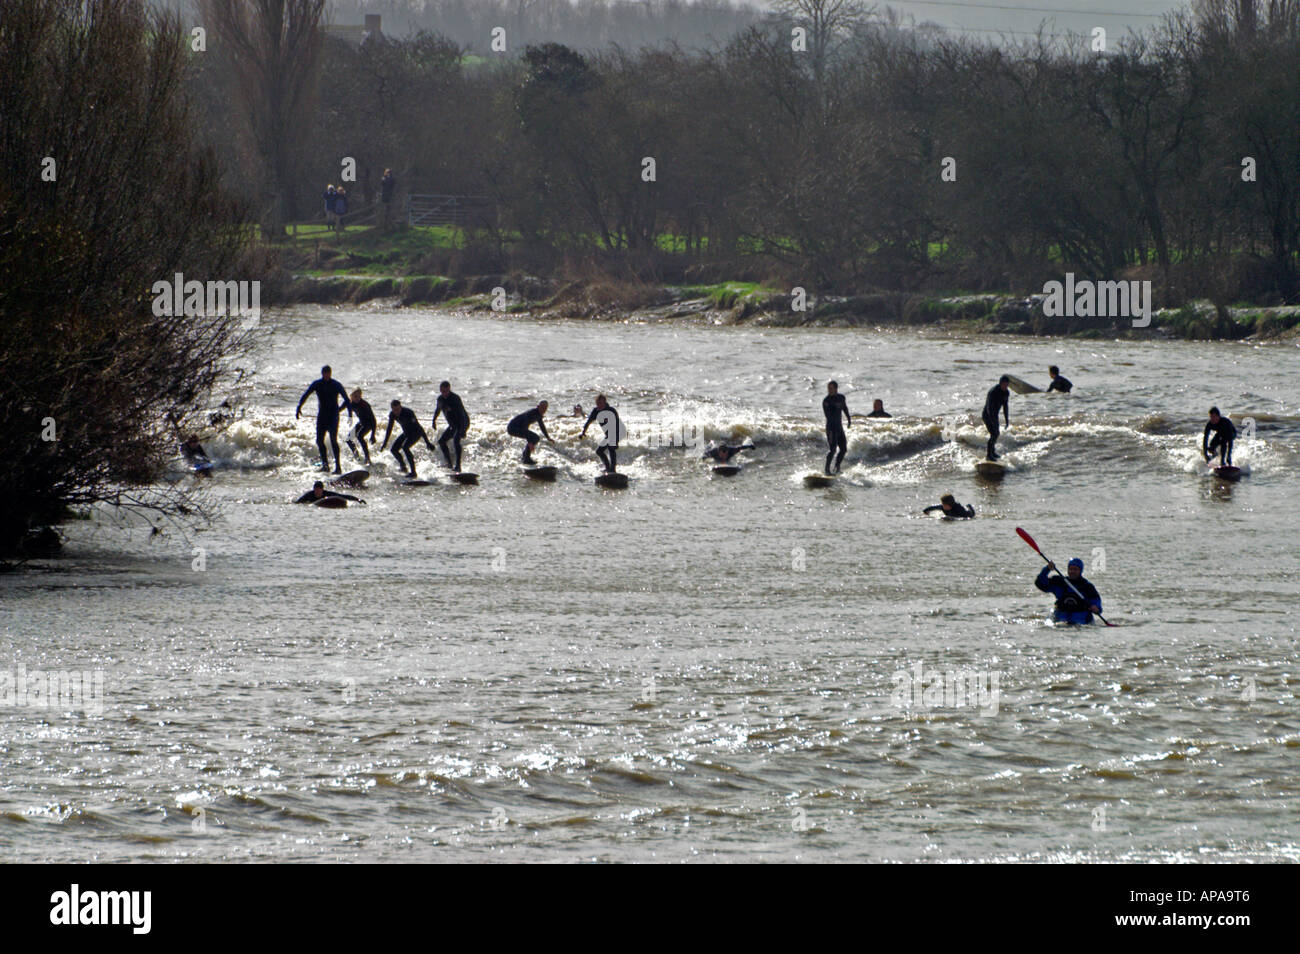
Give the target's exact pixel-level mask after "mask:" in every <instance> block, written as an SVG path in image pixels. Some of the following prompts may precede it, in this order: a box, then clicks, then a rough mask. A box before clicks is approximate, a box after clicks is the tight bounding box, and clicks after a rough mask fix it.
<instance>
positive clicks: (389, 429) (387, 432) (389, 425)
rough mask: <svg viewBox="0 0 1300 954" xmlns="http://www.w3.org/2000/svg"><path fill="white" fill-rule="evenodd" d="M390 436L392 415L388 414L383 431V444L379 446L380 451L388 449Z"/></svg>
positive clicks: (391, 432) (391, 433) (391, 434)
mask: <svg viewBox="0 0 1300 954" xmlns="http://www.w3.org/2000/svg"><path fill="white" fill-rule="evenodd" d="M392 436H393V415H392V414H391V413H389V415H388V427H387V428H386V429H385V430H384V442H383V443H382V444H380V445H379V449H380V450H384V449H386V448H387V447H388V439H389V438H390V437H392Z"/></svg>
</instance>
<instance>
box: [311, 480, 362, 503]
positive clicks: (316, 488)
mask: <svg viewBox="0 0 1300 954" xmlns="http://www.w3.org/2000/svg"><path fill="white" fill-rule="evenodd" d="M326 497H339V498H342V499H343V500H351V501H353V502H354V503H359V504H363V503H365V501H364V500H362V499H361V498H360V497H354V496H352V495H351V494H340V493H337V492H336V491H333V490H326V489H325V485H324V484H322V483H321V482H320V481H319V480H318V481H316V483H314V484H312V488H311V490H309V491H307V492H306V493H305V494H303V495H302V496H301V497H299V498H298V499H297V500H295V501H294V503H315V502H316V501H317V500H324V499H325V498H326Z"/></svg>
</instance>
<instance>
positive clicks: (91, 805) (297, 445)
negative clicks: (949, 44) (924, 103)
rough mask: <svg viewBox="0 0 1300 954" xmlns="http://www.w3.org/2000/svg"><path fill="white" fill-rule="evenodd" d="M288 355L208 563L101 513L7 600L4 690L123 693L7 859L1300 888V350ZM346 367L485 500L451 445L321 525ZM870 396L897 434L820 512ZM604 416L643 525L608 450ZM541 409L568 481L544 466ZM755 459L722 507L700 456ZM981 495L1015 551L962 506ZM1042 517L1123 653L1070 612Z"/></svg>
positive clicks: (759, 332) (395, 329) (846, 476)
mask: <svg viewBox="0 0 1300 954" xmlns="http://www.w3.org/2000/svg"><path fill="white" fill-rule="evenodd" d="M264 321H269V322H270V323H271V325H272V326H273V328H274V333H273V334H272V336H271V338H270V340H269V343H268V345H267V348H266V350H265V351H264V353H263V354H262V355H261V356H260V357H259V358H258V360H257V361H256V365H257V372H258V373H257V375H256V377H255V378H253V380H252V382H251V383H249V384H246V385H244V386H243V390H242V391H241V392H240V393H239V394H238V395H237V396H238V397H239V398H240V400H241V401H242V402H243V406H244V411H243V416H242V418H241V420H240V421H239V422H238V423H237V424H236V426H235V427H234V428H233V429H232V430H231V431H230V432H229V433H227V434H226V435H224V436H219V437H216V438H212V439H209V440H206V441H205V444H206V446H207V449H208V451H209V452H210V453H211V454H213V455H214V456H215V457H217V458H218V459H219V467H218V469H217V471H216V476H215V477H214V478H213V479H212V480H210V481H205V482H203V484H202V487H203V488H204V492H205V493H206V494H207V495H209V497H210V499H211V501H212V502H214V503H216V504H218V505H219V506H220V508H221V514H220V516H219V517H218V519H217V520H216V522H215V523H214V524H213V525H212V526H211V527H210V528H209V529H207V530H203V531H201V532H197V533H190V534H185V533H180V532H177V531H174V530H169V531H167V532H164V533H161V534H151V533H149V532H148V527H146V526H142V525H140V524H139V523H133V522H132V521H130V520H123V519H121V518H116V517H114V515H112V514H110V513H106V512H97V513H95V514H93V515H92V519H87V520H82V521H76V522H73V523H72V524H70V525H68V527H67V528H65V529H66V532H67V548H66V552H65V554H64V555H63V556H62V557H60V558H59V559H56V560H49V561H38V562H35V563H33V564H30V565H29V566H27V567H26V568H24V569H22V570H20V571H18V572H15V573H10V574H6V575H4V576H0V680H3V675H2V672H3V671H4V670H8V672H9V674H10V677H11V678H10V679H9V681H8V683H7V685H9V686H10V687H12V686H14V685H15V683H16V681H17V679H18V675H19V673H20V670H21V671H22V673H25V674H26V677H27V678H33V679H34V678H37V677H34V676H33V675H32V674H33V673H34V672H37V671H40V672H46V673H48V672H69V671H78V672H80V671H90V672H94V671H98V672H99V673H100V674H101V676H100V678H102V686H103V691H102V697H100V698H99V700H98V704H89V703H88V701H87V700H82V702H83V704H82V705H81V706H79V707H78V706H77V705H75V704H73V705H66V704H64V705H60V704H44V703H43V702H42V700H41V698H40V697H39V695H33V694H32V693H31V692H28V694H27V696H26V697H25V700H24V698H23V697H21V695H20V696H12V694H11V698H10V699H9V700H8V701H7V702H5V701H4V700H0V758H2V759H3V766H4V772H3V777H2V779H0V844H3V845H4V846H5V849H6V850H5V854H6V858H8V859H9V860H27V861H35V860H49V861H74V860H80V859H90V860H98V861H153V860H177V859H192V860H212V861H215V860H264V861H270V860H282V859H283V860H358V861H361V860H366V861H375V860H395V861H483V860H494V861H538V860H548V861H580V860H597V861H621V860H639V861H651V860H661V861H683V860H710V859H714V860H733V861H742V860H743V861H757V860H767V861H796V860H810V861H823V860H862V861H866V860H871V861H880V860H886V861H918V860H920V861H927V860H934V861H950V860H957V859H962V860H997V861H1008V860H1012V861H1014V860H1040V861H1056V860H1117V861H1118V860H1122V861H1172V860H1190V861H1239V860H1273V861H1281V860H1287V861H1295V860H1300V839H1298V838H1297V825H1296V821H1295V820H1296V817H1297V814H1296V813H1297V809H1298V808H1300V771H1298V770H1297V765H1298V763H1300V711H1298V710H1297V705H1296V687H1297V680H1298V677H1297V673H1296V650H1297V627H1296V623H1295V616H1294V611H1295V609H1296V606H1297V596H1298V595H1300V584H1298V583H1297V544H1296V540H1297V537H1298V536H1300V510H1298V509H1297V506H1296V500H1297V493H1296V492H1297V489H1298V486H1300V485H1298V482H1297V479H1296V476H1295V473H1296V465H1297V462H1298V459H1300V382H1298V380H1297V375H1296V369H1297V359H1298V358H1300V353H1298V351H1297V347H1296V345H1295V344H1294V343H1272V344H1252V343H1184V342H1165V341H1158V342H1112V341H1105V342H1095V341H1079V340H1066V339H1061V340H1042V339H1021V338H978V339H977V338H968V337H959V336H953V335H952V334H947V333H943V332H939V331H933V330H930V331H926V332H912V331H902V330H888V331H880V330H863V329H779V330H778V329H761V328H752V327H751V328H744V327H742V328H732V327H725V328H724V327H714V326H709V325H705V324H699V323H677V322H662V323H655V324H625V323H615V322H609V323H595V322H574V323H566V322H538V321H534V320H531V319H528V318H522V317H521V318H508V317H487V316H483V315H468V316H466V315H452V314H446V313H438V312H431V311H421V310H414V309H402V310H391V309H388V308H385V307H383V306H380V305H376V306H375V307H372V308H361V309H334V308H301V309H294V310H293V311H291V312H288V313H280V314H275V315H272V316H270V317H269V318H266V317H264ZM325 362H328V363H330V364H332V365H333V367H334V370H335V374H336V376H337V377H338V378H339V379H340V380H341V381H342V382H343V383H344V384H345V385H346V386H347V387H348V388H349V389H351V388H353V387H362V388H363V389H364V390H365V391H366V394H367V397H368V399H369V400H370V401H371V402H372V404H374V406H375V407H376V409H377V410H379V409H383V408H386V407H387V404H388V401H389V400H390V399H391V398H393V397H400V398H402V399H403V400H404V401H405V402H406V403H408V404H409V405H410V406H412V407H414V409H415V410H416V412H417V413H418V414H419V416H420V418H421V420H422V421H424V422H425V423H426V425H427V423H428V418H429V416H430V415H431V414H432V410H433V401H434V395H435V393H436V388H437V383H438V381H439V380H441V379H442V378H444V377H450V378H451V380H452V382H453V385H454V387H455V389H456V390H457V392H458V393H460V394H461V395H462V397H463V398H464V399H465V402H466V404H467V406H468V408H469V411H470V414H471V415H472V417H473V425H472V429H471V433H470V441H469V443H468V445H467V448H466V462H465V463H466V469H468V470H473V471H477V472H478V473H479V474H480V475H481V483H480V485H479V486H477V487H459V486H454V485H450V484H448V483H446V481H445V477H443V476H442V475H443V472H442V471H441V469H440V468H438V467H436V466H435V465H434V463H433V462H432V460H431V457H430V455H429V453H428V451H427V450H426V449H424V448H423V447H422V448H421V450H420V452H419V453H418V454H417V458H418V461H419V465H420V470H421V476H422V477H428V478H431V479H436V480H438V481H439V483H438V484H437V485H435V486H430V487H425V488H409V487H404V486H400V485H398V484H397V482H396V481H395V480H394V479H393V476H392V475H393V474H394V472H395V468H394V467H392V466H391V464H392V458H391V457H388V458H387V463H388V465H389V466H384V465H382V464H377V465H376V466H375V467H373V468H372V476H371V478H370V480H369V483H368V486H367V487H366V488H365V490H364V491H358V492H357V493H359V495H360V496H362V497H364V498H365V499H366V500H367V505H366V506H357V505H354V506H351V507H349V508H348V509H346V510H332V511H331V510H322V509H319V508H315V507H310V506H292V505H290V503H289V501H290V500H292V499H293V498H295V497H296V496H297V495H298V494H300V493H301V492H302V491H303V490H305V489H307V488H308V487H309V486H310V483H311V481H312V480H313V479H314V477H313V471H312V465H313V458H314V447H313V433H314V428H313V426H312V423H311V415H310V414H309V413H307V411H306V410H305V411H304V416H303V420H302V421H299V422H295V421H294V420H293V408H294V404H295V402H296V401H297V398H298V396H299V394H300V393H301V391H302V389H303V388H304V387H305V386H306V385H307V383H308V382H309V381H311V380H312V379H313V378H314V377H315V376H316V373H317V370H318V368H319V366H320V365H321V364H323V363H325ZM1049 364H1059V365H1061V366H1062V370H1063V372H1064V373H1065V374H1066V376H1067V377H1069V378H1070V379H1071V380H1073V382H1074V384H1075V391H1074V393H1073V394H1071V395H1068V396H1066V395H1057V394H1053V395H1047V394H1031V395H1024V396H1021V395H1013V396H1012V399H1011V422H1012V425H1011V428H1010V430H1009V431H1007V432H1006V435H1005V436H1004V438H1003V440H1002V443H1001V444H1000V448H1001V449H1002V450H1003V453H1004V455H1005V460H1006V461H1007V462H1008V463H1009V465H1010V468H1009V473H1008V474H1007V476H1006V478H1005V479H1004V480H1002V481H1001V482H992V483H990V482H987V481H985V480H984V479H983V478H980V477H978V476H977V475H976V474H975V473H974V472H973V468H972V464H973V462H974V460H975V459H976V458H977V456H979V455H980V454H981V452H982V445H983V440H982V438H983V433H982V429H981V428H978V427H976V426H974V425H977V424H978V411H979V408H980V405H981V404H982V402H983V396H984V393H985V391H987V389H988V388H989V387H990V386H991V385H992V384H993V383H994V382H995V381H996V380H997V377H998V375H999V374H1000V373H1003V372H1007V373H1011V374H1015V375H1018V376H1020V377H1022V378H1025V379H1026V380H1029V381H1031V382H1034V383H1037V384H1038V385H1039V386H1044V385H1045V384H1046V381H1047V374H1046V368H1047V366H1048V365H1049ZM832 376H833V377H835V378H837V379H838V381H839V383H840V386H841V390H842V391H843V392H844V393H845V394H846V395H847V399H848V406H849V408H850V410H851V411H853V412H854V413H855V414H865V412H867V411H868V410H869V409H870V402H871V399H872V398H873V397H880V398H882V399H883V400H884V402H885V406H886V408H887V409H889V410H890V411H891V412H893V413H894V414H895V415H896V416H895V417H894V418H892V419H890V420H888V421H869V420H867V419H865V418H861V419H859V418H857V417H855V418H854V423H853V426H852V427H851V428H850V429H849V438H850V448H849V455H848V458H847V460H846V463H845V467H844V473H843V475H842V477H841V478H840V480H839V481H838V484H837V485H836V486H835V487H833V488H831V489H829V490H815V491H814V490H809V489H807V488H805V487H804V486H803V484H802V482H801V480H800V477H801V476H802V475H803V474H805V473H808V472H811V471H813V470H815V469H819V468H820V466H821V463H822V458H823V455H824V453H825V446H824V437H823V424H822V415H821V407H820V403H821V398H822V395H823V394H824V393H825V381H826V380H827V378H828V377H832ZM597 390H600V391H604V392H606V393H608V394H609V396H610V398H611V402H612V403H613V404H614V405H615V406H616V407H617V408H618V409H619V411H620V413H621V414H622V415H623V417H624V419H625V421H626V423H627V424H628V426H629V429H630V431H631V436H630V438H629V440H628V442H626V443H625V445H624V447H623V448H622V452H621V455H620V458H621V463H622V464H623V465H624V469H625V470H626V472H627V473H628V474H629V476H630V477H631V486H630V487H629V488H628V489H627V490H625V491H608V490H602V489H600V488H597V487H595V486H594V485H593V484H592V478H593V476H594V475H595V474H596V473H597V465H596V463H595V458H594V454H593V445H594V441H593V440H592V439H591V435H589V437H588V440H587V441H586V442H584V443H582V444H579V443H578V442H577V440H576V438H577V434H578V432H579V431H580V429H581V420H580V419H577V418H574V417H572V416H566V415H571V413H572V406H573V405H574V404H575V403H578V402H581V404H582V405H583V406H584V407H590V405H591V402H592V399H593V397H594V395H595V392H596V391H597ZM542 397H545V398H548V399H549V400H550V402H551V408H552V410H551V417H550V426H551V431H552V434H553V435H554V436H556V437H557V438H559V439H560V440H561V450H562V451H563V454H564V455H565V456H557V455H555V454H553V453H552V452H550V451H548V450H545V449H543V450H542V451H541V452H540V455H539V456H541V457H542V458H543V462H551V463H555V464H557V465H559V467H560V478H559V480H558V481H557V482H556V483H554V484H539V483H534V482H532V481H529V480H526V479H525V478H523V477H522V476H521V475H520V473H519V468H518V463H517V460H516V457H517V454H518V447H517V446H516V445H515V443H514V442H512V441H508V440H507V438H506V436H505V421H506V420H507V419H508V418H509V417H510V416H512V415H513V414H515V413H518V412H519V411H522V410H524V409H525V408H526V407H528V406H529V405H531V404H532V403H534V402H535V401H536V400H537V399H539V398H542ZM1211 404H1217V405H1219V406H1220V407H1221V408H1223V410H1224V411H1225V413H1227V414H1229V415H1230V416H1231V417H1232V418H1233V420H1234V421H1235V422H1236V423H1237V425H1238V427H1239V428H1242V427H1243V426H1244V423H1243V422H1244V420H1245V418H1251V419H1253V422H1254V423H1253V428H1254V437H1253V438H1251V439H1243V440H1241V441H1240V442H1239V443H1238V446H1237V452H1236V458H1237V461H1238V463H1241V464H1243V465H1246V466H1247V467H1248V470H1249V475H1248V476H1247V477H1245V478H1244V479H1242V480H1241V481H1240V482H1239V483H1236V484H1224V483H1221V482H1219V481H1217V480H1215V479H1213V478H1211V477H1208V476H1206V475H1205V473H1204V472H1203V471H1204V468H1203V466H1202V465H1201V464H1200V463H1199V459H1198V455H1197V449H1198V447H1199V443H1200V431H1201V427H1202V425H1203V422H1204V419H1205V411H1206V409H1207V408H1208V407H1209V406H1210V405H1211ZM308 410H314V400H312V401H309V406H308ZM345 428H346V425H345ZM742 437H744V438H748V439H752V440H753V441H754V442H755V443H756V445H757V449H756V450H755V451H754V452H753V453H752V454H749V455H746V457H744V458H742V459H743V460H744V461H745V467H744V469H743V471H742V472H741V473H740V474H739V475H737V476H735V477H733V478H720V477H716V476H714V475H712V474H711V472H710V470H709V468H708V467H707V466H706V465H705V464H704V463H702V462H701V461H700V459H699V446H700V444H701V443H702V442H703V441H707V440H710V439H718V438H736V439H738V438H742ZM683 445H685V446H683ZM344 455H345V463H346V462H348V460H347V458H348V455H347V451H346V449H345V450H344ZM548 455H549V456H548ZM383 456H386V455H379V454H377V453H376V461H379V460H380V458H381V457H383ZM179 479H180V480H181V483H182V484H185V483H188V482H190V481H192V480H194V478H190V477H183V478H179ZM947 491H951V492H952V493H954V494H955V495H956V496H957V498H958V500H960V501H962V502H964V503H970V504H972V505H973V506H974V507H975V508H976V511H977V513H978V516H977V518H976V519H974V520H971V521H956V522H945V521H940V520H937V519H934V518H932V517H924V516H921V515H920V510H921V508H922V507H924V506H926V505H928V504H932V503H936V502H937V499H938V497H939V495H940V494H941V493H944V492H947ZM1017 526H1023V527H1024V528H1026V529H1027V530H1028V531H1029V532H1030V533H1032V534H1033V535H1034V536H1035V537H1036V538H1037V540H1038V542H1039V544H1040V545H1041V546H1042V547H1043V549H1044V551H1045V552H1046V553H1047V554H1048V555H1049V556H1051V557H1052V558H1053V559H1055V560H1057V561H1058V562H1060V563H1061V564H1062V565H1063V564H1064V563H1065V561H1066V560H1067V559H1068V558H1069V557H1072V556H1076V555H1077V556H1079V557H1081V558H1083V559H1084V560H1085V561H1086V563H1087V568H1086V570H1085V575H1086V576H1087V577H1088V578H1089V579H1091V580H1092V581H1093V582H1094V583H1095V584H1096V585H1097V587H1098V589H1099V590H1100V591H1101V594H1102V597H1103V600H1104V602H1105V609H1106V615H1107V617H1108V618H1110V619H1111V620H1112V621H1113V622H1115V623H1117V624H1118V625H1117V626H1116V627H1115V628H1112V629H1106V628H1103V627H1101V626H1093V627H1086V628H1066V627H1058V626H1054V625H1052V624H1050V623H1049V622H1048V619H1049V616H1050V608H1051V607H1050V601H1049V600H1048V599H1047V598H1045V597H1044V595H1043V594H1041V593H1039V592H1038V591H1037V590H1035V589H1034V586H1033V578H1034V576H1035V574H1036V573H1037V571H1038V569H1039V567H1040V566H1041V565H1042V561H1041V560H1040V558H1039V557H1038V556H1037V555H1036V554H1035V553H1034V552H1033V551H1032V550H1030V549H1029V548H1028V547H1027V546H1026V545H1025V544H1024V543H1022V542H1021V540H1020V539H1019V538H1018V537H1017V536H1016V534H1015V528H1016V527H1017ZM0 688H3V686H0ZM65 702H66V700H65Z"/></svg>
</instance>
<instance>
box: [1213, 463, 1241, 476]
mask: <svg viewBox="0 0 1300 954" xmlns="http://www.w3.org/2000/svg"><path fill="white" fill-rule="evenodd" d="M1210 470H1211V472H1212V473H1213V474H1214V476H1215V477H1218V478H1219V479H1220V480H1241V468H1240V467H1233V466H1232V465H1231V464H1228V465H1227V466H1224V467H1212V468H1210Z"/></svg>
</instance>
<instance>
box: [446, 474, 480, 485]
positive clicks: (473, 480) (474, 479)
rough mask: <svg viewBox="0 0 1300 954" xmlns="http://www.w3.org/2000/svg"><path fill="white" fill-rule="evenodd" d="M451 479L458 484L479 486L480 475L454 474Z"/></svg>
mask: <svg viewBox="0 0 1300 954" xmlns="http://www.w3.org/2000/svg"><path fill="white" fill-rule="evenodd" d="M451 479H452V480H454V481H456V483H458V484H477V483H478V474H452V475H451Z"/></svg>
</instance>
